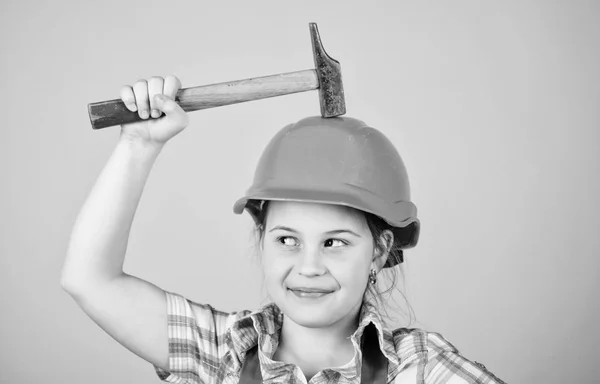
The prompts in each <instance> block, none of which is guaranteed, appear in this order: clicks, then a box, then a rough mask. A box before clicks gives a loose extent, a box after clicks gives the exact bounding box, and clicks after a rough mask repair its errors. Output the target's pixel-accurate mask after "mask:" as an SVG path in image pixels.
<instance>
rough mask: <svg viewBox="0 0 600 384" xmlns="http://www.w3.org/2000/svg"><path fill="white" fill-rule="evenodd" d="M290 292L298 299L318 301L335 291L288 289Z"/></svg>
mask: <svg viewBox="0 0 600 384" xmlns="http://www.w3.org/2000/svg"><path fill="white" fill-rule="evenodd" d="M288 290H289V291H290V292H292V293H293V294H294V295H296V296H297V297H300V298H303V299H318V298H321V297H323V296H326V295H328V294H330V293H332V292H333V291H324V290H321V289H309V288H293V289H292V288H288Z"/></svg>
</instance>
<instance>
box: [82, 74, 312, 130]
mask: <svg viewBox="0 0 600 384" xmlns="http://www.w3.org/2000/svg"><path fill="white" fill-rule="evenodd" d="M317 88H319V80H318V79H317V73H316V72H315V70H314V69H307V70H305V71H299V72H290V73H282V74H279V75H272V76H264V77H255V78H252V79H245V80H238V81H231V82H227V83H219V84H211V85H204V86H200V87H191V88H182V89H180V90H179V92H177V96H176V97H175V101H176V102H177V103H178V104H179V105H180V106H181V108H183V110H184V111H186V112H191V111H197V110H200V109H207V108H214V107H220V106H222V105H229V104H236V103H243V102H245V101H251V100H259V99H265V98H267V97H275V96H282V95H289V94H291V93H298V92H304V91H310V90H313V89H317ZM88 112H89V115H90V121H91V123H92V128H93V129H100V128H106V127H111V126H114V125H120V124H127V123H133V122H136V121H141V120H142V119H141V118H140V116H139V115H138V113H137V112H131V111H130V110H128V109H127V107H125V104H124V103H123V102H122V101H121V99H115V100H108V101H101V102H98V103H91V104H88Z"/></svg>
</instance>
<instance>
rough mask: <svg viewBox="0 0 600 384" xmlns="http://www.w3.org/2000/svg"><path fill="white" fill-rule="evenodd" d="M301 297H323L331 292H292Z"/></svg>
mask: <svg viewBox="0 0 600 384" xmlns="http://www.w3.org/2000/svg"><path fill="white" fill-rule="evenodd" d="M292 292H294V293H295V294H296V295H298V296H300V297H321V296H325V295H327V294H328V293H329V292H305V291H292Z"/></svg>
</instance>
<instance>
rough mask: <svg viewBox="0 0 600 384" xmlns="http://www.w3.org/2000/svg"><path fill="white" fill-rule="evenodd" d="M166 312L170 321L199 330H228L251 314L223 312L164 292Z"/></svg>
mask: <svg viewBox="0 0 600 384" xmlns="http://www.w3.org/2000/svg"><path fill="white" fill-rule="evenodd" d="M165 293H166V296H167V312H168V315H169V317H170V320H171V321H174V322H180V323H192V324H195V325H196V326H198V327H201V328H207V329H211V328H219V329H226V328H229V327H230V326H231V325H232V324H233V323H235V322H236V321H238V320H240V319H243V318H245V317H248V316H249V315H250V314H251V313H252V312H251V311H249V310H241V311H234V312H225V311H221V310H218V309H216V308H214V307H213V306H211V305H210V304H201V303H198V302H195V301H193V300H190V299H188V298H186V297H184V296H182V295H180V294H177V293H174V292H165Z"/></svg>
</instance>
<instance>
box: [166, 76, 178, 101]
mask: <svg viewBox="0 0 600 384" xmlns="http://www.w3.org/2000/svg"><path fill="white" fill-rule="evenodd" d="M180 88H181V81H180V80H179V78H177V76H173V75H169V76H167V77H165V85H164V90H163V94H164V95H166V96H168V97H170V98H171V99H173V100H175V96H177V92H178V91H179V89H180Z"/></svg>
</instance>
